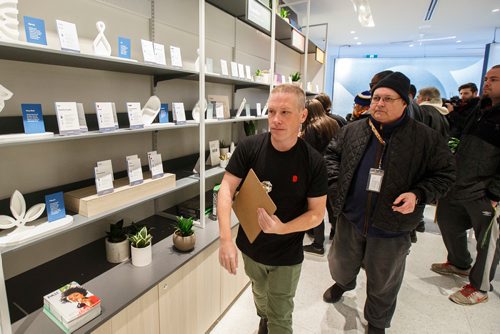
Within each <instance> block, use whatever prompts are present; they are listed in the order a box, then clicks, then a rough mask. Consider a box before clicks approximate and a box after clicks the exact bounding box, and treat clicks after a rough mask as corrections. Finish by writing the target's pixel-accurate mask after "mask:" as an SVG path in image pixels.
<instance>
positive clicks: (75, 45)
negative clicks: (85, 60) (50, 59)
mask: <svg viewBox="0 0 500 334" xmlns="http://www.w3.org/2000/svg"><path fill="white" fill-rule="evenodd" d="M56 25H57V33H58V35H59V41H60V42H61V50H65V51H73V52H80V43H79V42H78V33H77V31H76V25H75V24H74V23H71V22H66V21H61V20H56Z"/></svg>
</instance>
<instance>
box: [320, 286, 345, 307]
mask: <svg viewBox="0 0 500 334" xmlns="http://www.w3.org/2000/svg"><path fill="white" fill-rule="evenodd" d="M344 292H346V290H344V289H342V288H341V287H340V285H338V284H337V283H335V284H334V285H332V286H331V287H329V288H328V290H326V291H325V293H324V294H323V300H324V301H325V302H326V303H332V304H334V303H336V302H338V301H339V300H340V298H342V295H343V294H344Z"/></svg>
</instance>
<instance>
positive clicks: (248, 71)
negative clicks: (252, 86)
mask: <svg viewBox="0 0 500 334" xmlns="http://www.w3.org/2000/svg"><path fill="white" fill-rule="evenodd" d="M245 73H246V75H247V77H246V78H247V79H248V80H252V70H251V68H250V66H249V65H245Z"/></svg>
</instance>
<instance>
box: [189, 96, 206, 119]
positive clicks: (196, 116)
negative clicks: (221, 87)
mask: <svg viewBox="0 0 500 334" xmlns="http://www.w3.org/2000/svg"><path fill="white" fill-rule="evenodd" d="M203 107H204V108H203V115H205V113H206V111H207V100H206V99H204V100H203ZM200 109H201V108H200V101H198V102H196V104H195V106H194V108H193V111H192V116H193V120H195V121H197V122H199V121H200V114H201V112H200Z"/></svg>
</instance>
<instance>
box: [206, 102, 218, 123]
mask: <svg viewBox="0 0 500 334" xmlns="http://www.w3.org/2000/svg"><path fill="white" fill-rule="evenodd" d="M216 103H217V102H214V101H211V102H209V103H208V105H207V119H214V109H215V105H216Z"/></svg>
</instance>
